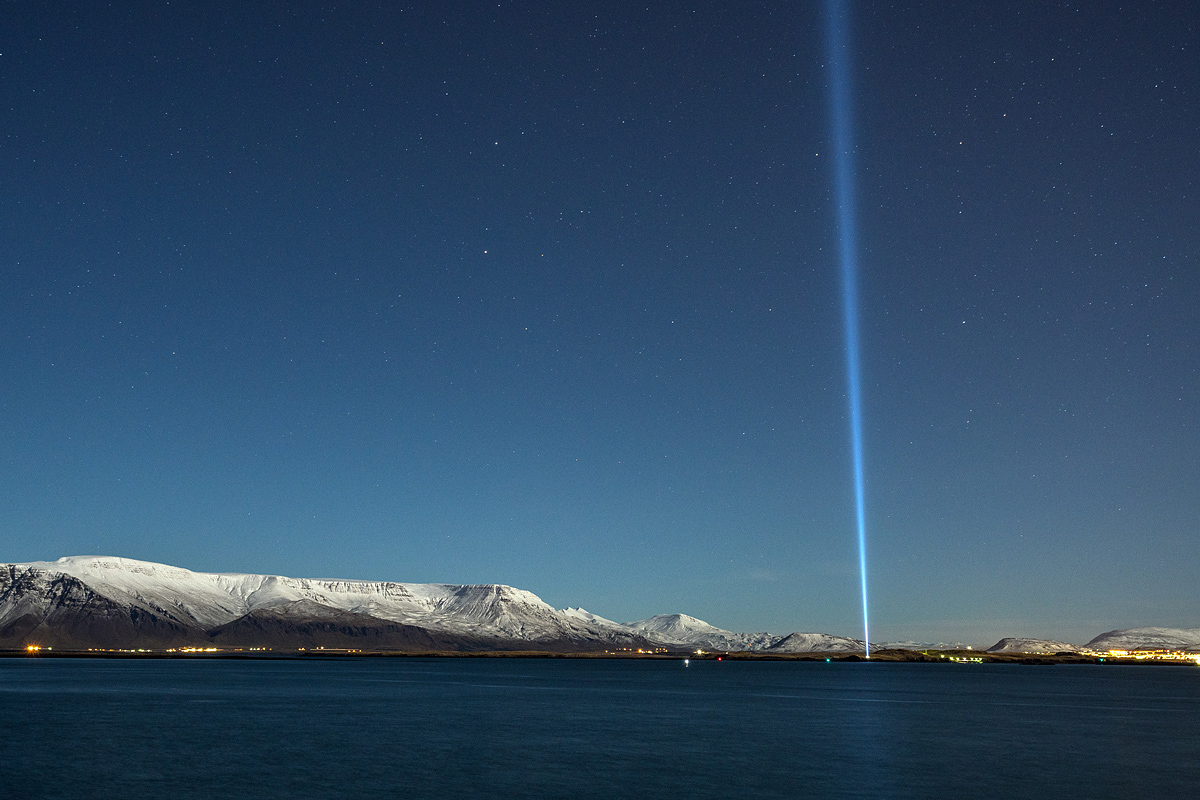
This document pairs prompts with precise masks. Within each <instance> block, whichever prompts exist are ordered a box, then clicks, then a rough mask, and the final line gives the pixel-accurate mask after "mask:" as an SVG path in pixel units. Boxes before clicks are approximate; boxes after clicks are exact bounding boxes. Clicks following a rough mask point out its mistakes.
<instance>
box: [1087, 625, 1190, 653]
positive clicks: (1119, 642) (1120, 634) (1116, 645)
mask: <svg viewBox="0 0 1200 800" xmlns="http://www.w3.org/2000/svg"><path fill="white" fill-rule="evenodd" d="M1086 646H1087V648H1088V649H1089V650H1182V651H1184V652H1190V653H1198V652H1200V628H1126V629H1125V630H1117V631H1109V632H1108V633H1102V634H1100V635H1099V636H1097V637H1096V638H1095V639H1092V640H1091V641H1090V642H1088V643H1087V645H1086Z"/></svg>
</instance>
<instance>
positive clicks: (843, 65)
mask: <svg viewBox="0 0 1200 800" xmlns="http://www.w3.org/2000/svg"><path fill="white" fill-rule="evenodd" d="M846 6H847V3H846V2H845V0H828V2H827V3H826V16H827V24H828V28H827V33H828V46H829V66H830V76H829V98H830V111H831V118H832V127H833V146H834V153H833V163H834V196H835V199H836V202H837V227H838V257H839V260H840V262H841V266H842V312H843V316H844V318H845V327H846V380H847V384H848V386H849V402H850V441H851V447H852V449H853V452H854V513H855V520H856V522H857V523H858V571H859V578H860V580H861V582H862V610H863V643H864V644H865V646H866V656H867V658H870V657H871V639H870V633H869V631H870V626H869V624H868V621H867V620H868V617H867V522H866V511H865V502H864V499H863V496H864V488H863V441H862V439H863V436H862V386H861V384H862V379H861V377H860V372H861V371H860V369H859V359H858V353H859V345H858V230H857V228H856V226H855V200H854V140H853V137H852V136H851V134H850V122H851V120H850V112H851V108H850V33H849V30H848V29H849V27H850V20H849V17H850V13H849V10H848V9H847V7H846Z"/></svg>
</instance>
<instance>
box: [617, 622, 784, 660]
mask: <svg viewBox="0 0 1200 800" xmlns="http://www.w3.org/2000/svg"><path fill="white" fill-rule="evenodd" d="M625 627H626V628H629V629H631V630H634V631H637V632H639V633H642V634H644V635H645V636H646V638H648V639H653V640H654V641H658V642H663V643H665V644H675V645H686V646H688V647H697V648H702V649H706V650H726V651H742V650H762V649H764V648H767V647H770V646H771V645H773V644H774V643H775V642H777V641H778V640H779V638H780V637H778V636H772V635H771V634H769V633H734V632H733V631H727V630H725V629H723V628H718V627H716V626H715V625H710V624H708V623H707V622H705V621H704V620H702V619H696V618H695V617H689V616H688V615H687V614H658V615H656V616H653V617H650V618H648V619H643V620H638V621H637V622H627V623H625Z"/></svg>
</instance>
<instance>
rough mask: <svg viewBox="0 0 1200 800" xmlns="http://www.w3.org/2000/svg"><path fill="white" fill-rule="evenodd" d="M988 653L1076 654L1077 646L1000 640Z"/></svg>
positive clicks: (1045, 641) (1030, 640) (1038, 641)
mask: <svg viewBox="0 0 1200 800" xmlns="http://www.w3.org/2000/svg"><path fill="white" fill-rule="evenodd" d="M987 652H989V653H1038V654H1044V653H1076V652H1079V645H1077V644H1068V643H1067V642H1057V641H1055V640H1053V639H1021V638H1017V637H1009V638H1006V639H1001V640H1000V641H998V642H996V643H995V644H994V645H992V646H991V647H989V648H988V649H987Z"/></svg>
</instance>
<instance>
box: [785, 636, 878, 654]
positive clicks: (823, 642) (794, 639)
mask: <svg viewBox="0 0 1200 800" xmlns="http://www.w3.org/2000/svg"><path fill="white" fill-rule="evenodd" d="M871 646H872V647H876V645H871ZM864 649H866V644H865V643H864V642H863V640H862V639H850V638H847V637H845V636H834V635H833V634H829V633H789V634H788V635H787V636H783V637H780V639H779V640H778V641H777V642H775V643H774V644H772V645H771V646H770V647H765V648H763V650H764V651H766V652H768V653H853V652H861V651H863V650H864Z"/></svg>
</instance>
